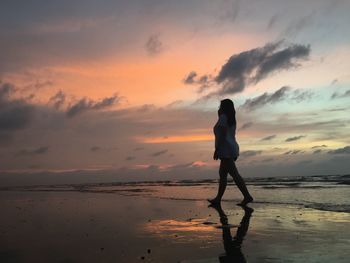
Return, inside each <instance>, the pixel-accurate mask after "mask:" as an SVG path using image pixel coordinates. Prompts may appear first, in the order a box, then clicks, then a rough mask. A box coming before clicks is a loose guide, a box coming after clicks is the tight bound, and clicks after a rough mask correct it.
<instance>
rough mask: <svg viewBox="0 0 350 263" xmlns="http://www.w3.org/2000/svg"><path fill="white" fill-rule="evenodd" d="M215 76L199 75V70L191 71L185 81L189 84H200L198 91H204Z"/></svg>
mask: <svg viewBox="0 0 350 263" xmlns="http://www.w3.org/2000/svg"><path fill="white" fill-rule="evenodd" d="M212 82H213V78H212V76H211V75H202V76H198V74H197V72H195V71H191V72H190V73H188V75H187V76H186V77H185V78H184V79H183V83H185V84H187V85H198V90H197V92H198V93H202V92H204V91H205V90H206V89H208V88H210V85H211V83H212Z"/></svg>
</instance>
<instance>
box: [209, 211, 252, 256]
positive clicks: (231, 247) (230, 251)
mask: <svg viewBox="0 0 350 263" xmlns="http://www.w3.org/2000/svg"><path fill="white" fill-rule="evenodd" d="M210 207H212V208H214V209H215V210H216V211H217V212H218V214H219V216H220V222H221V224H222V225H221V227H220V228H222V239H223V242H224V249H225V254H223V255H220V256H219V260H220V262H247V261H246V259H245V257H244V255H243V253H242V250H241V246H242V242H243V239H244V237H245V235H246V234H247V232H248V228H249V221H250V217H251V215H252V213H253V211H254V209H253V208H250V207H248V206H242V209H243V210H244V215H243V217H242V220H241V223H240V225H239V227H238V228H237V232H236V235H235V236H234V237H232V235H231V225H230V224H229V223H228V219H227V215H226V213H225V212H224V210H223V209H222V207H221V204H217V205H211V206H210Z"/></svg>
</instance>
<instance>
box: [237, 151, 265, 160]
mask: <svg viewBox="0 0 350 263" xmlns="http://www.w3.org/2000/svg"><path fill="white" fill-rule="evenodd" d="M261 153H262V151H253V150H250V151H244V152H241V153H240V154H239V155H240V156H241V157H244V158H247V157H253V156H256V155H259V154H261Z"/></svg>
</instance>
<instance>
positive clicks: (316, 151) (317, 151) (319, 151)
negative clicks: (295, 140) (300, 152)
mask: <svg viewBox="0 0 350 263" xmlns="http://www.w3.org/2000/svg"><path fill="white" fill-rule="evenodd" d="M321 152H322V150H321V149H317V150H315V151H313V153H312V154H318V153H321Z"/></svg>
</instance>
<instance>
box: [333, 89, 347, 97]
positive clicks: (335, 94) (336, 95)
mask: <svg viewBox="0 0 350 263" xmlns="http://www.w3.org/2000/svg"><path fill="white" fill-rule="evenodd" d="M349 96H350V89H348V90H346V91H344V92H342V93H339V92H334V93H333V94H332V96H331V99H337V98H344V97H349Z"/></svg>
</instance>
